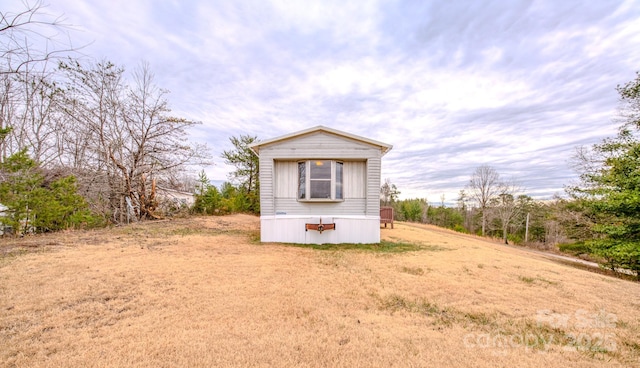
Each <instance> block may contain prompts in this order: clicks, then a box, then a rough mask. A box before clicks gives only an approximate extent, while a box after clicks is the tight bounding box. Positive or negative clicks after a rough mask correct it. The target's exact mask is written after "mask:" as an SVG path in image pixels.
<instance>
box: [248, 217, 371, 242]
mask: <svg viewBox="0 0 640 368" xmlns="http://www.w3.org/2000/svg"><path fill="white" fill-rule="evenodd" d="M320 219H322V223H323V224H332V223H333V224H335V225H336V228H335V230H324V231H323V232H322V233H321V232H319V231H317V230H306V226H305V225H306V224H319V223H320ZM260 240H261V241H262V242H278V243H298V244H340V243H362V244H372V243H380V217H379V216H375V217H373V216H331V215H328V216H294V215H281V216H278V215H276V216H260Z"/></svg>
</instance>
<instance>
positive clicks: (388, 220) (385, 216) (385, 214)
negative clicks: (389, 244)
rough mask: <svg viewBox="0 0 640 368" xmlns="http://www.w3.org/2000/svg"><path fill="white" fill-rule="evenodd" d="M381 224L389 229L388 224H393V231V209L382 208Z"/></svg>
mask: <svg viewBox="0 0 640 368" xmlns="http://www.w3.org/2000/svg"><path fill="white" fill-rule="evenodd" d="M380 223H381V224H384V227H387V224H391V228H392V229H393V207H380Z"/></svg>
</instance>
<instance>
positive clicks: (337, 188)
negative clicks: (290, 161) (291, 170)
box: [296, 159, 344, 203]
mask: <svg viewBox="0 0 640 368" xmlns="http://www.w3.org/2000/svg"><path fill="white" fill-rule="evenodd" d="M315 162H329V163H330V164H331V178H330V179H326V178H311V171H312V165H313V163H315ZM301 167H302V168H303V170H301ZM303 171H304V181H303V180H302V177H301V173H302V172H303ZM297 176H298V187H297V193H296V199H297V201H298V202H325V203H326V202H343V201H344V162H343V161H341V160H333V159H311V160H303V161H298V173H297ZM338 179H340V180H339V182H338ZM312 181H316V182H317V181H329V182H330V196H329V197H328V198H312V197H311V182H312ZM302 184H304V186H302ZM338 194H339V195H340V197H339V198H337V197H336V195H338Z"/></svg>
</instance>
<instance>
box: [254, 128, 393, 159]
mask: <svg viewBox="0 0 640 368" xmlns="http://www.w3.org/2000/svg"><path fill="white" fill-rule="evenodd" d="M318 132H325V133H329V134H333V135H337V136H340V137H345V138H348V139H352V140H354V141H358V142H362V143H366V144H369V145H372V146H376V147H379V148H380V150H381V151H382V155H384V154H386V153H387V152H389V151H390V150H391V148H393V146H392V145H390V144H386V143H382V142H379V141H376V140H373V139H369V138H365V137H361V136H359V135H355V134H351V133H347V132H343V131H341V130H337V129H333V128H329V127H326V126H323V125H318V126H315V127H312V128H308V129H304V130H300V131H298V132H294V133H289V134H285V135H282V136H279V137H275V138H271V139H267V140H264V141H260V142H256V143H253V144H250V145H249V148H251V150H252V151H253V152H254V153H255V154H256V155H258V154H259V153H260V147H262V146H266V145H269V144H273V143H276V142H281V141H286V140H288V139H293V138H297V137H300V136H303V135H307V134H312V133H318Z"/></svg>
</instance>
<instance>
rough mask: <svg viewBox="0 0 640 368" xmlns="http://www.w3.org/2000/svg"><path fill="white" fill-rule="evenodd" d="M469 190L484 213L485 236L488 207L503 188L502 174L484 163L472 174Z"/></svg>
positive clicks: (483, 227)
mask: <svg viewBox="0 0 640 368" xmlns="http://www.w3.org/2000/svg"><path fill="white" fill-rule="evenodd" d="M467 190H468V192H469V197H470V198H471V199H473V200H475V202H476V203H477V204H478V208H479V209H480V212H481V214H482V236H484V235H485V232H486V227H487V208H488V207H489V205H490V204H491V201H492V200H493V199H495V198H496V197H497V196H498V195H499V194H500V193H501V192H502V190H503V183H502V182H501V181H500V175H499V174H498V172H497V171H496V170H495V169H494V168H492V167H491V166H488V165H482V166H480V167H478V168H477V169H476V171H474V173H473V174H472V175H471V179H470V180H469V184H467Z"/></svg>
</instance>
